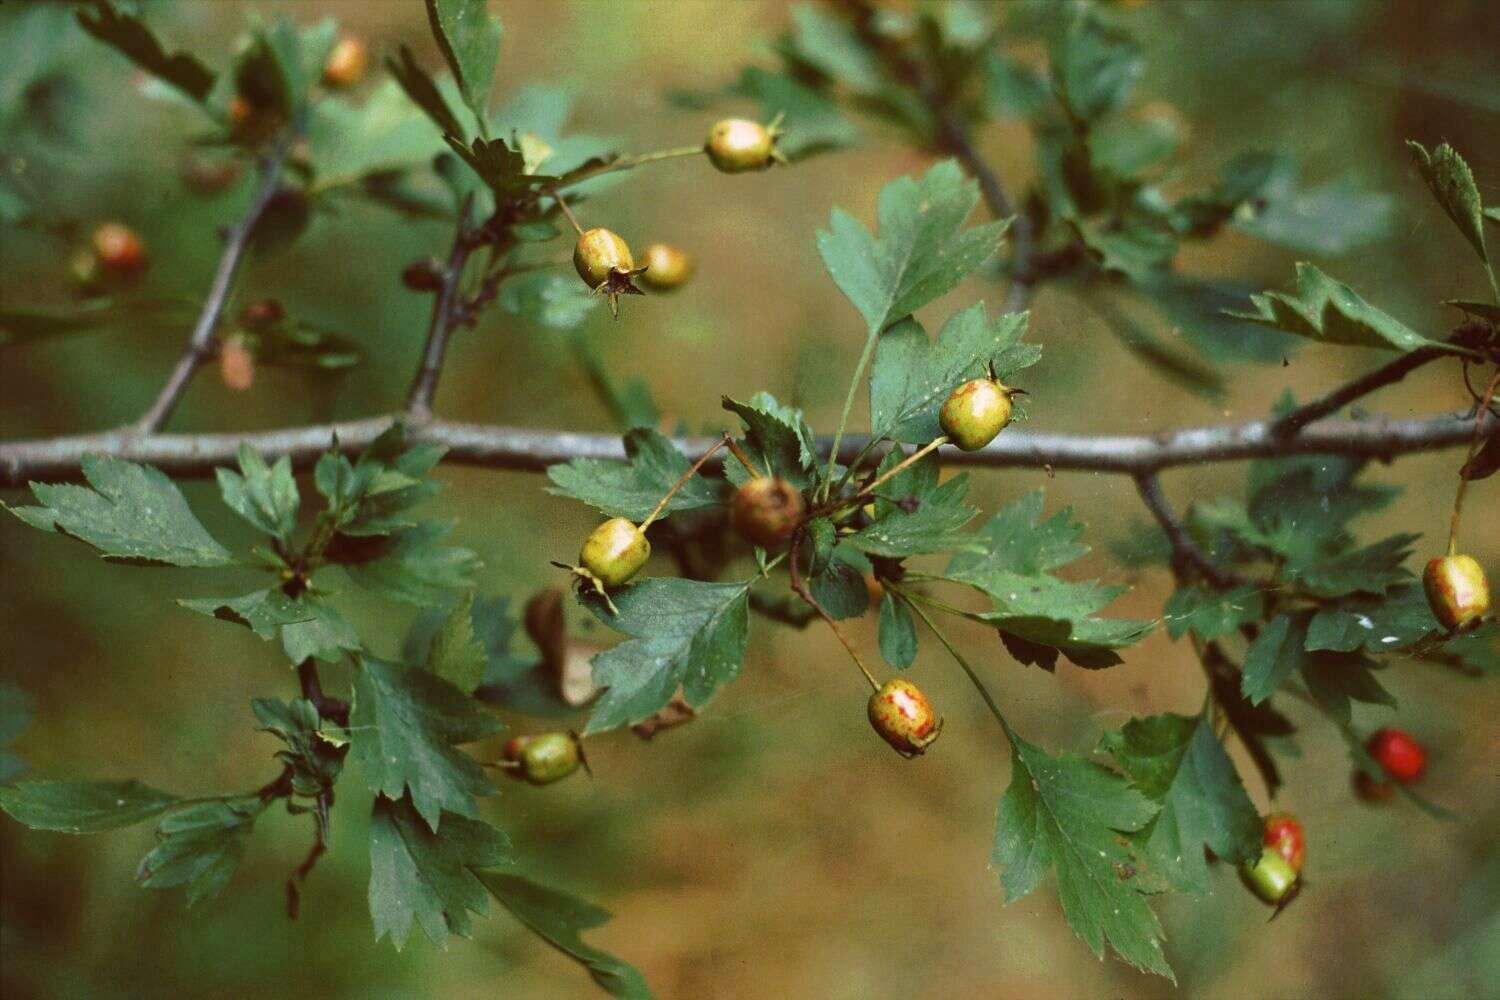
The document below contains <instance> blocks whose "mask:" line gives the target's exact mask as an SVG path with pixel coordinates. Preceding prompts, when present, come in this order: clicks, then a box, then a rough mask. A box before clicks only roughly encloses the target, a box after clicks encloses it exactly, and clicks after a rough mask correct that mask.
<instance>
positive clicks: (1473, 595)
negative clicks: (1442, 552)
mask: <svg viewBox="0 0 1500 1000" xmlns="http://www.w3.org/2000/svg"><path fill="white" fill-rule="evenodd" d="M1422 589H1423V590H1425V591H1426V592H1427V604H1428V606H1429V607H1431V608H1432V614H1433V617H1435V618H1436V619H1437V620H1438V621H1439V622H1442V624H1443V627H1444V628H1446V629H1449V630H1450V631H1452V630H1455V629H1461V628H1468V627H1469V626H1470V625H1473V624H1474V623H1476V622H1477V621H1479V619H1481V618H1483V617H1484V615H1485V612H1487V611H1489V609H1490V582H1489V580H1488V579H1486V578H1485V575H1484V567H1483V566H1481V565H1479V561H1478V560H1476V559H1475V558H1474V557H1473V556H1465V555H1450V556H1443V557H1442V558H1441V559H1434V560H1432V561H1431V562H1429V563H1428V564H1427V569H1426V570H1424V571H1423V573H1422Z"/></svg>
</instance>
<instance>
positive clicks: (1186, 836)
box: [1100, 715, 1261, 893]
mask: <svg viewBox="0 0 1500 1000" xmlns="http://www.w3.org/2000/svg"><path fill="white" fill-rule="evenodd" d="M1100 749H1101V750H1107V751H1108V752H1109V753H1111V754H1112V755H1114V758H1115V761H1116V763H1118V764H1119V765H1120V768H1121V770H1123V771H1124V772H1125V775H1126V777H1128V778H1129V779H1130V783H1131V784H1132V785H1134V786H1135V787H1136V788H1137V789H1138V790H1139V791H1140V792H1141V793H1142V794H1143V795H1145V796H1146V797H1147V798H1149V799H1151V800H1152V801H1154V802H1159V803H1161V812H1160V813H1158V814H1157V816H1156V817H1155V818H1154V819H1153V820H1151V822H1150V824H1148V825H1147V826H1146V827H1144V828H1143V829H1142V830H1141V831H1140V833H1139V834H1138V835H1137V841H1138V842H1139V843H1140V844H1141V845H1142V846H1143V848H1144V850H1145V854H1146V857H1147V858H1148V859H1149V860H1150V861H1151V863H1152V866H1153V867H1154V868H1155V869H1156V870H1157V871H1159V872H1161V873H1163V874H1164V875H1166V877H1167V878H1168V879H1169V880H1170V881H1171V882H1172V884H1173V885H1175V886H1176V887H1177V888H1179V889H1182V890H1184V891H1186V892H1196V893H1203V892H1206V891H1207V890H1208V865H1207V864H1206V863H1205V861H1204V858H1203V849H1204V847H1208V848H1210V849H1211V850H1212V851H1213V852H1214V854H1215V855H1216V856H1218V858H1219V859H1220V860H1222V861H1226V862H1228V863H1230V864H1233V865H1237V864H1239V863H1240V862H1243V861H1250V860H1252V859H1254V858H1256V857H1258V856H1259V855H1260V847H1261V819H1260V814H1259V813H1258V812H1257V811H1256V808H1255V803H1253V802H1251V801H1250V796H1249V795H1247V794H1246V793H1245V787H1244V785H1242V784H1241V783H1240V778H1239V775H1238V774H1236V773H1235V770H1234V763H1233V762H1232V761H1231V760H1230V759H1229V755H1228V754H1226V753H1225V752H1224V747H1223V746H1222V745H1221V744H1220V743H1219V741H1218V740H1217V739H1216V738H1215V737H1214V732H1213V726H1212V724H1210V722H1209V721H1208V719H1206V718H1202V717H1200V718H1188V717H1185V716H1181V715H1153V716H1151V717H1149V718H1144V719H1132V720H1130V722H1128V723H1126V725H1125V727H1124V728H1123V729H1120V730H1119V731H1118V732H1110V733H1105V734H1104V738H1103V739H1102V740H1101V741H1100Z"/></svg>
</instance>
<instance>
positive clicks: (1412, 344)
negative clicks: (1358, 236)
mask: <svg viewBox="0 0 1500 1000" xmlns="http://www.w3.org/2000/svg"><path fill="white" fill-rule="evenodd" d="M1250 300H1251V302H1253V303H1254V305H1255V312H1234V313H1231V314H1230V315H1232V316H1235V317H1237V318H1239V319H1244V320H1249V321H1250V322H1252V323H1261V324H1264V325H1266V326H1269V327H1274V328H1275V329H1277V330H1285V331H1286V332H1287V333H1294V334H1296V335H1297V336H1299V337H1307V338H1309V339H1311V340H1319V341H1323V342H1325V343H1329V344H1347V345H1354V346H1359V347H1382V348H1386V349H1388V350H1397V351H1402V352H1409V351H1415V350H1417V349H1418V348H1420V347H1436V348H1439V349H1447V350H1454V351H1457V350H1459V349H1458V348H1453V347H1447V346H1446V345H1444V344H1442V343H1441V342H1440V341H1434V340H1429V339H1428V338H1426V337H1424V336H1422V335H1421V334H1420V333H1418V332H1417V331H1415V330H1413V329H1412V328H1411V327H1409V326H1407V325H1406V324H1405V323H1402V322H1401V321H1400V320H1398V319H1396V318H1395V317H1394V316H1391V315H1390V314H1389V313H1385V312H1382V311H1381V310H1380V309H1377V308H1376V307H1375V306H1372V305H1371V304H1370V303H1368V302H1366V301H1365V300H1364V299H1362V298H1360V296H1359V294H1358V293H1356V292H1355V291H1354V289H1352V288H1350V287H1349V286H1348V285H1346V284H1343V283H1342V282H1339V281H1335V280H1334V279H1332V278H1330V277H1329V276H1328V275H1326V274H1324V273H1323V272H1322V271H1320V270H1318V268H1316V267H1314V266H1313V265H1312V264H1306V263H1303V264H1298V265H1297V294H1296V295H1288V294H1286V293H1284V292H1263V293H1261V294H1260V295H1252V296H1250Z"/></svg>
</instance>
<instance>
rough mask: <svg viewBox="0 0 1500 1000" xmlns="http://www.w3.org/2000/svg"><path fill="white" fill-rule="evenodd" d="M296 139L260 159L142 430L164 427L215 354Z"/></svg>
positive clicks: (141, 424)
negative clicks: (256, 182)
mask: <svg viewBox="0 0 1500 1000" xmlns="http://www.w3.org/2000/svg"><path fill="white" fill-rule="evenodd" d="M292 138H293V136H292V134H290V133H289V134H287V135H286V136H284V137H283V138H282V139H281V141H280V142H278V143H277V144H276V146H275V148H274V149H272V151H271V152H270V153H268V154H267V155H266V156H265V157H263V158H262V159H261V161H260V186H259V187H258V188H256V191H255V194H254V195H253V196H251V198H250V204H249V205H248V206H247V207H246V209H245V214H244V215H243V216H241V217H240V221H239V222H237V223H235V224H234V225H233V226H232V227H230V229H229V232H228V234H227V235H226V236H225V238H224V252H223V254H222V255H220V257H219V266H218V269H217V270H215V271H214V280H213V284H212V285H210V286H209V290H208V297H207V298H205V299H204V301H203V310H202V311H201V312H200V313H199V314H198V321H197V323H195V324H194V325H193V332H192V334H191V335H189V337H188V342H187V347H185V348H184V349H183V352H182V356H181V357H179V358H178V359H177V364H176V366H175V367H174V368H173V369H172V374H171V375H169V376H167V381H166V383H165V384H164V385H163V386H162V387H161V391H160V392H158V393H157V394H156V399H155V400H153V401H152V403H151V406H150V407H149V408H148V409H147V410H146V412H145V413H144V414H143V415H142V416H141V419H140V420H138V421H136V423H135V430H136V432H137V433H140V434H152V433H155V432H156V431H158V430H160V429H161V427H162V425H163V424H165V423H166V422H167V420H168V418H170V417H171V416H172V411H173V410H175V409H176V408H177V403H178V402H179V401H180V400H181V399H182V394H183V393H185V392H187V387H188V383H190V382H192V380H193V376H194V375H195V374H197V372H198V368H199V366H201V365H202V364H203V362H205V361H207V360H208V359H209V357H210V356H212V354H213V339H214V330H215V329H216V328H217V327H218V325H219V319H220V317H221V316H223V314H224V307H225V305H226V304H227V303H228V301H229V292H230V289H232V288H233V287H234V276H235V273H236V272H237V271H238V270H239V267H240V261H241V260H243V259H244V256H245V250H246V248H247V247H248V246H249V245H250V237H251V235H252V234H254V232H255V227H256V226H257V225H258V224H259V223H260V220H261V216H263V215H264V214H265V211H266V209H267V208H268V207H269V206H270V204H271V202H272V200H273V199H274V198H275V197H276V192H277V191H278V190H280V186H281V170H282V167H283V166H285V165H286V158H287V154H288V153H289V151H290V150H291V145H292Z"/></svg>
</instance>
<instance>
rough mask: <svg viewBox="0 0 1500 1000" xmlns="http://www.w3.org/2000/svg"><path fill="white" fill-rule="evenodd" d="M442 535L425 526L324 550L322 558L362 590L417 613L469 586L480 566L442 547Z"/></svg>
mask: <svg viewBox="0 0 1500 1000" xmlns="http://www.w3.org/2000/svg"><path fill="white" fill-rule="evenodd" d="M448 532H449V527H448V526H447V525H445V524H439V523H437V522H435V521H426V522H423V523H421V524H419V525H417V526H416V527H415V528H410V529H408V530H406V531H402V532H400V533H398V534H395V535H391V536H390V537H388V538H376V539H372V540H369V543H368V544H363V542H364V540H361V543H356V544H350V545H347V546H339V547H337V548H335V547H334V546H329V549H328V553H327V555H328V558H329V560H330V561H332V562H336V563H338V564H339V565H340V566H342V567H343V569H344V572H345V573H347V574H348V575H349V579H350V580H352V581H354V582H355V583H356V584H358V585H359V586H361V587H364V588H365V589H366V590H370V591H373V592H375V593H377V594H380V595H381V596H383V597H386V598H389V599H390V600H393V601H404V602H405V603H407V604H415V605H417V606H419V607H426V606H428V605H433V604H442V603H443V602H444V601H446V600H447V599H448V598H449V597H451V596H452V595H453V594H455V593H457V592H459V591H462V590H467V589H470V588H471V587H472V586H473V583H474V574H475V573H476V572H477V571H478V569H479V565H480V563H479V557H478V556H476V555H475V554H474V553H473V552H471V551H470V550H468V549H465V548H460V547H458V546H454V545H444V544H442V540H443V539H444V538H445V537H447V535H448Z"/></svg>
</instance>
